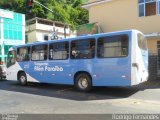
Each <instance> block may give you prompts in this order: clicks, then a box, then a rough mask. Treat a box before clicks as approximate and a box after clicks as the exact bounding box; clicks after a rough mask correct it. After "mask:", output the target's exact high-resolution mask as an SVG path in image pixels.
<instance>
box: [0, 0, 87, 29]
mask: <svg viewBox="0 0 160 120" xmlns="http://www.w3.org/2000/svg"><path fill="white" fill-rule="evenodd" d="M36 1H38V2H40V3H41V4H43V5H45V6H46V7H48V8H50V9H51V10H52V11H53V13H52V12H50V11H48V10H46V9H45V8H43V7H42V6H40V5H39V4H37V3H34V4H33V7H32V13H28V9H27V4H26V2H27V0H0V7H1V8H2V9H8V10H11V11H15V12H19V13H23V14H26V19H30V18H33V17H41V18H47V19H50V20H54V21H60V22H63V23H66V24H70V25H71V27H72V29H75V26H77V25H81V24H85V23H88V11H87V10H84V9H82V8H81V5H82V4H83V3H84V1H85V2H86V1H87V0H36Z"/></svg>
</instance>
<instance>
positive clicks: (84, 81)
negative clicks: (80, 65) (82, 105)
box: [75, 73, 92, 92]
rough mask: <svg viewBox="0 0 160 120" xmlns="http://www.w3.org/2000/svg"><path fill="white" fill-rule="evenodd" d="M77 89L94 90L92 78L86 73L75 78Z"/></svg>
mask: <svg viewBox="0 0 160 120" xmlns="http://www.w3.org/2000/svg"><path fill="white" fill-rule="evenodd" d="M75 87H76V88H77V89H78V90H80V91H85V92H88V91H90V90H91V88H92V81H91V77H90V76H89V75H87V74H85V73H81V74H78V75H77V76H76V78H75Z"/></svg>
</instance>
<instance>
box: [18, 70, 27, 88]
mask: <svg viewBox="0 0 160 120" xmlns="http://www.w3.org/2000/svg"><path fill="white" fill-rule="evenodd" d="M18 81H19V83H20V85H23V86H25V85H27V77H26V74H25V73H24V72H21V73H20V74H19V75H18Z"/></svg>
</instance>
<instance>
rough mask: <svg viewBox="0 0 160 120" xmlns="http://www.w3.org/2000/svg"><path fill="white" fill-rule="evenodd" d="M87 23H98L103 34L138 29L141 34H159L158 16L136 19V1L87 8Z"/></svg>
mask: <svg viewBox="0 0 160 120" xmlns="http://www.w3.org/2000/svg"><path fill="white" fill-rule="evenodd" d="M88 10H89V22H90V23H93V22H98V23H99V24H100V26H101V27H102V29H103V31H104V32H111V31H118V30H125V29H138V30H140V31H142V32H143V33H153V32H160V24H159V21H160V16H159V15H152V16H146V17H138V0H112V1H111V2H107V3H105V4H99V5H94V6H91V7H89V9H88Z"/></svg>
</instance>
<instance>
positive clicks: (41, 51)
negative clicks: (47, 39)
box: [31, 44, 48, 61]
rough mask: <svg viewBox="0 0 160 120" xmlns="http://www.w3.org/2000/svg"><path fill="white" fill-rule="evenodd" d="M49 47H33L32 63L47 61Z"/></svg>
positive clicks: (45, 45)
mask: <svg viewBox="0 0 160 120" xmlns="http://www.w3.org/2000/svg"><path fill="white" fill-rule="evenodd" d="M47 55H48V45H47V44H41V45H34V46H32V53H31V60H32V61H44V60H47Z"/></svg>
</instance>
